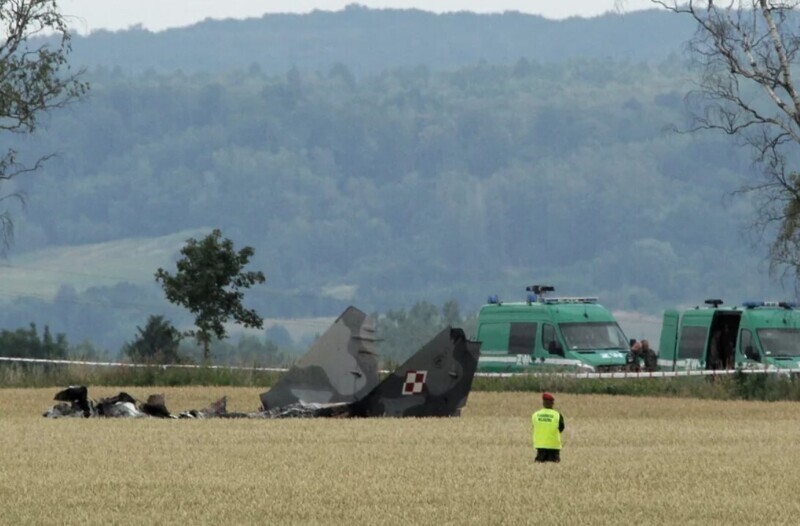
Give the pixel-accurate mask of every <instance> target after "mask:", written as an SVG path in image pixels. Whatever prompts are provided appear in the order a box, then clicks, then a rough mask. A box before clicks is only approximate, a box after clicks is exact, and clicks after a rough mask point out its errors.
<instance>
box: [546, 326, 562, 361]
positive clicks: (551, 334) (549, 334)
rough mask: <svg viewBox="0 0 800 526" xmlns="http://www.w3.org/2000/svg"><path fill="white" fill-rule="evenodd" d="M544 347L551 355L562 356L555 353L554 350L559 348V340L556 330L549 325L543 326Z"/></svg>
mask: <svg viewBox="0 0 800 526" xmlns="http://www.w3.org/2000/svg"><path fill="white" fill-rule="evenodd" d="M542 347H544V349H545V350H546V351H548V352H550V353H551V354H560V353H553V349H554V348H555V347H558V338H556V328H555V327H554V326H553V325H550V324H549V323H545V324H544V325H542Z"/></svg>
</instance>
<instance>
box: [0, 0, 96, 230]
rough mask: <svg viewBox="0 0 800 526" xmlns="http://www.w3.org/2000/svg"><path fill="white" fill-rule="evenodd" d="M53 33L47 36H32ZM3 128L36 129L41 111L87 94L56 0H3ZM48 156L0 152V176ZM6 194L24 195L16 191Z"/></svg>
mask: <svg viewBox="0 0 800 526" xmlns="http://www.w3.org/2000/svg"><path fill="white" fill-rule="evenodd" d="M45 34H49V35H51V36H50V37H49V38H33V37H40V36H41V35H45ZM0 35H2V39H0V131H6V132H12V133H23V134H26V133H32V132H33V131H34V130H35V129H36V126H37V124H38V123H39V119H40V118H41V116H42V114H43V113H45V112H47V111H48V110H51V109H53V108H59V107H62V106H64V105H65V104H67V103H68V102H70V101H73V100H76V99H78V98H80V97H81V96H83V95H84V94H85V93H86V91H87V90H88V84H87V83H85V82H83V81H81V80H80V75H81V73H82V72H81V71H78V72H73V71H71V70H70V67H69V65H68V64H67V55H68V54H69V52H70V51H71V44H70V33H69V31H68V30H67V25H66V21H65V19H64V17H63V15H61V13H60V12H59V11H58V6H57V5H56V1H55V0H0ZM48 157H50V156H49V155H47V156H44V157H40V158H39V159H37V160H35V161H34V162H33V164H32V165H31V164H27V165H26V164H24V163H22V162H21V161H19V160H18V158H17V151H16V150H15V149H13V148H8V149H7V150H6V151H5V153H2V154H0V180H5V181H8V180H9V179H12V178H13V177H15V176H17V175H20V174H22V173H25V172H30V171H33V170H36V169H38V168H39V167H40V166H41V164H42V163H43V162H44V161H45V160H47V158H48ZM7 197H12V198H16V199H18V200H20V201H22V200H23V195H22V194H20V193H13V194H11V195H9V196H7ZM0 230H1V231H2V238H3V243H4V244H7V243H8V242H9V241H10V240H11V238H12V235H13V222H12V219H11V216H10V214H9V212H8V211H5V212H2V213H0Z"/></svg>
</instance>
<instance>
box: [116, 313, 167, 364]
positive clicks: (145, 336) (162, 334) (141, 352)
mask: <svg viewBox="0 0 800 526" xmlns="http://www.w3.org/2000/svg"><path fill="white" fill-rule="evenodd" d="M136 328H137V329H138V331H139V334H138V335H137V336H136V339H135V340H134V341H132V342H131V343H126V344H125V346H124V347H123V348H122V351H123V352H124V353H125V355H126V356H128V357H129V358H130V359H131V360H133V361H135V362H149V363H180V361H181V356H180V354H179V353H178V347H179V346H180V343H181V334H180V332H179V331H178V329H176V328H175V327H173V326H172V324H171V323H170V322H169V320H167V319H165V318H164V316H150V317H148V318H147V325H145V327H144V329H143V328H141V327H136Z"/></svg>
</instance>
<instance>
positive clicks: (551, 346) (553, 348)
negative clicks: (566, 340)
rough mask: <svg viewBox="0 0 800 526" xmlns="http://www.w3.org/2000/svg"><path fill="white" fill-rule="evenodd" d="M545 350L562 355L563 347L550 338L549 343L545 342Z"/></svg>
mask: <svg viewBox="0 0 800 526" xmlns="http://www.w3.org/2000/svg"><path fill="white" fill-rule="evenodd" d="M547 352H549V353H550V354H558V355H561V356H564V348H563V347H561V344H560V343H558V342H557V341H556V340H550V343H548V344H547Z"/></svg>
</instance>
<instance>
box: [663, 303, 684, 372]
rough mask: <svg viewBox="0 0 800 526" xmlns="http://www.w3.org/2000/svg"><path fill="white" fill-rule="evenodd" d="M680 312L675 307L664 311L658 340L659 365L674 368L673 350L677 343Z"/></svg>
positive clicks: (674, 357)
mask: <svg viewBox="0 0 800 526" xmlns="http://www.w3.org/2000/svg"><path fill="white" fill-rule="evenodd" d="M679 321H680V314H679V313H678V311H677V310H675V309H669V310H666V311H664V319H663V321H662V322H661V339H660V340H659V342H658V361H659V365H660V366H663V367H666V368H668V369H670V370H672V371H674V370H675V359H676V356H675V350H676V348H677V344H678V323H679Z"/></svg>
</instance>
